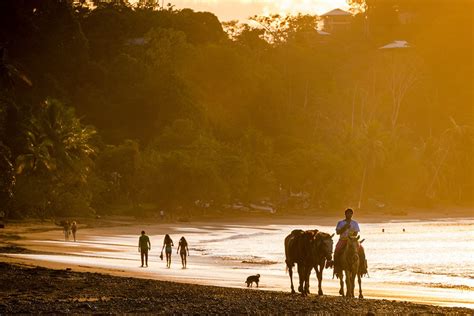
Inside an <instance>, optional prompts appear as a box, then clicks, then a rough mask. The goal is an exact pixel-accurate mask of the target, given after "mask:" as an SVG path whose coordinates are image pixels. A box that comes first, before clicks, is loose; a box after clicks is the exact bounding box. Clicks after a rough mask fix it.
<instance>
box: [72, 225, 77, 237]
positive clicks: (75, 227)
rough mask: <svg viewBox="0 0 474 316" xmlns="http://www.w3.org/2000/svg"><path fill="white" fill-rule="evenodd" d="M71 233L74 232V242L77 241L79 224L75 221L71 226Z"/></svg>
mask: <svg viewBox="0 0 474 316" xmlns="http://www.w3.org/2000/svg"><path fill="white" fill-rule="evenodd" d="M71 232H72V237H73V238H74V241H76V232H77V223H76V222H75V221H73V222H72V224H71Z"/></svg>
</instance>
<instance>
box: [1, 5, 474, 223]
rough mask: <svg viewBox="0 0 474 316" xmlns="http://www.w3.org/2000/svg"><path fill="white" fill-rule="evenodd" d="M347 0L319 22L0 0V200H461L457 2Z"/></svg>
mask: <svg viewBox="0 0 474 316" xmlns="http://www.w3.org/2000/svg"><path fill="white" fill-rule="evenodd" d="M140 3H141V2H140ZM350 3H351V5H352V6H353V7H354V9H359V10H360V11H357V12H359V13H357V14H355V16H354V18H353V21H352V24H351V26H350V28H349V29H348V30H347V31H344V32H339V33H335V34H330V35H326V34H323V33H321V32H318V31H317V25H318V17H316V16H311V15H302V14H300V15H297V16H280V15H271V16H255V17H252V18H251V19H250V20H252V22H251V23H242V22H238V21H230V22H225V23H221V22H220V21H219V20H218V19H217V17H216V16H214V15H213V14H212V13H209V12H194V11H192V10H191V9H180V10H176V9H174V7H173V6H168V7H167V8H160V7H157V6H155V5H149V3H148V4H147V5H137V6H131V5H130V4H128V3H127V2H123V1H120V2H116V3H112V4H101V3H98V5H97V6H96V7H94V8H90V7H87V6H85V5H83V4H81V3H80V2H72V1H60V0H47V1H44V0H43V1H16V0H6V1H2V3H1V4H0V47H1V58H2V59H1V61H0V80H1V81H0V84H1V86H0V179H1V180H0V203H1V204H0V205H1V206H0V207H1V208H2V209H3V210H4V211H6V212H7V214H8V216H9V217H22V216H37V217H41V218H44V217H49V216H69V215H86V214H94V213H99V214H100V213H102V214H106V213H113V212H117V209H121V208H126V209H128V211H129V212H133V214H139V213H140V212H141V211H143V212H145V209H146V208H147V207H148V208H149V209H150V210H151V212H154V211H156V210H158V209H160V208H166V209H168V210H171V211H172V212H174V213H175V214H179V213H180V212H191V211H192V210H195V209H197V208H199V206H200V205H201V204H200V203H198V202H197V201H200V202H203V203H205V204H206V203H207V204H210V205H212V209H223V205H228V204H232V203H235V202H237V201H239V202H242V203H244V204H245V203H255V202H261V201H263V200H265V201H269V202H271V203H273V204H275V205H276V206H277V208H278V209H279V210H282V211H283V210H285V209H296V210H298V209H301V208H314V209H319V210H320V211H321V212H324V211H327V210H330V209H333V208H338V207H343V206H347V205H354V206H357V207H360V208H362V209H364V208H371V207H377V205H379V206H380V205H381V204H385V205H390V206H393V207H397V206H419V207H429V206H435V205H439V204H447V205H464V206H472V203H473V194H472V193H473V192H474V179H473V178H474V177H473V174H474V170H473V163H472V162H473V150H474V146H473V140H474V134H473V126H474V124H473V122H474V117H473V111H472V105H473V102H472V101H473V100H472V89H471V87H472V53H473V52H472V37H470V35H472V34H471V33H470V32H472V17H471V16H470V14H469V12H471V10H470V9H472V3H470V2H469V1H466V2H464V1H459V2H456V3H451V2H449V3H448V2H447V1H432V3H431V2H430V3H428V2H424V1H421V2H418V1H416V2H414V1H405V0H390V1H386V2H380V1H368V0H367V1H350ZM428 4H429V5H428ZM402 11H406V12H409V13H410V14H412V16H413V19H412V20H413V21H412V22H411V23H408V24H405V23H402V22H400V20H399V19H398V18H397V16H398V14H400V12H402ZM368 25H369V26H370V28H368ZM453 34H454V35H453ZM448 38H449V41H448ZM397 39H404V40H406V41H407V42H408V43H410V48H408V49H399V50H396V49H394V50H383V49H380V47H382V46H383V45H385V44H388V43H390V42H392V41H393V40H397Z"/></svg>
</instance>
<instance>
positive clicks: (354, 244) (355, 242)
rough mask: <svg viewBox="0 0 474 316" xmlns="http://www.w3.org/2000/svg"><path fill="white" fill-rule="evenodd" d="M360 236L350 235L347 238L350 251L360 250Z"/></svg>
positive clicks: (356, 251)
mask: <svg viewBox="0 0 474 316" xmlns="http://www.w3.org/2000/svg"><path fill="white" fill-rule="evenodd" d="M359 238H360V236H349V238H348V240H347V250H348V251H350V252H354V253H358V252H359V247H360V243H359Z"/></svg>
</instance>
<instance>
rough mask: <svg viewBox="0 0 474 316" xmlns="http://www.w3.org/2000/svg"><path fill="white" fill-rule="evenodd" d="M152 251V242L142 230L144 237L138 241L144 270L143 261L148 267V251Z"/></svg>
mask: <svg viewBox="0 0 474 316" xmlns="http://www.w3.org/2000/svg"><path fill="white" fill-rule="evenodd" d="M149 250H151V242H150V238H149V237H148V236H147V235H145V231H144V230H142V235H141V236H140V238H139V239H138V252H140V254H141V259H142V268H143V261H145V265H146V266H147V267H148V251H149Z"/></svg>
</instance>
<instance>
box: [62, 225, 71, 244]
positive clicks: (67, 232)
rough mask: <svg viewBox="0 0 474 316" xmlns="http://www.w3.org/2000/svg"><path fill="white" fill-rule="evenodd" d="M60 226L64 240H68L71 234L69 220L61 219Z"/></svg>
mask: <svg viewBox="0 0 474 316" xmlns="http://www.w3.org/2000/svg"><path fill="white" fill-rule="evenodd" d="M61 226H62V227H63V233H64V241H68V240H69V235H70V234H71V225H70V224H69V221H61Z"/></svg>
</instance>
